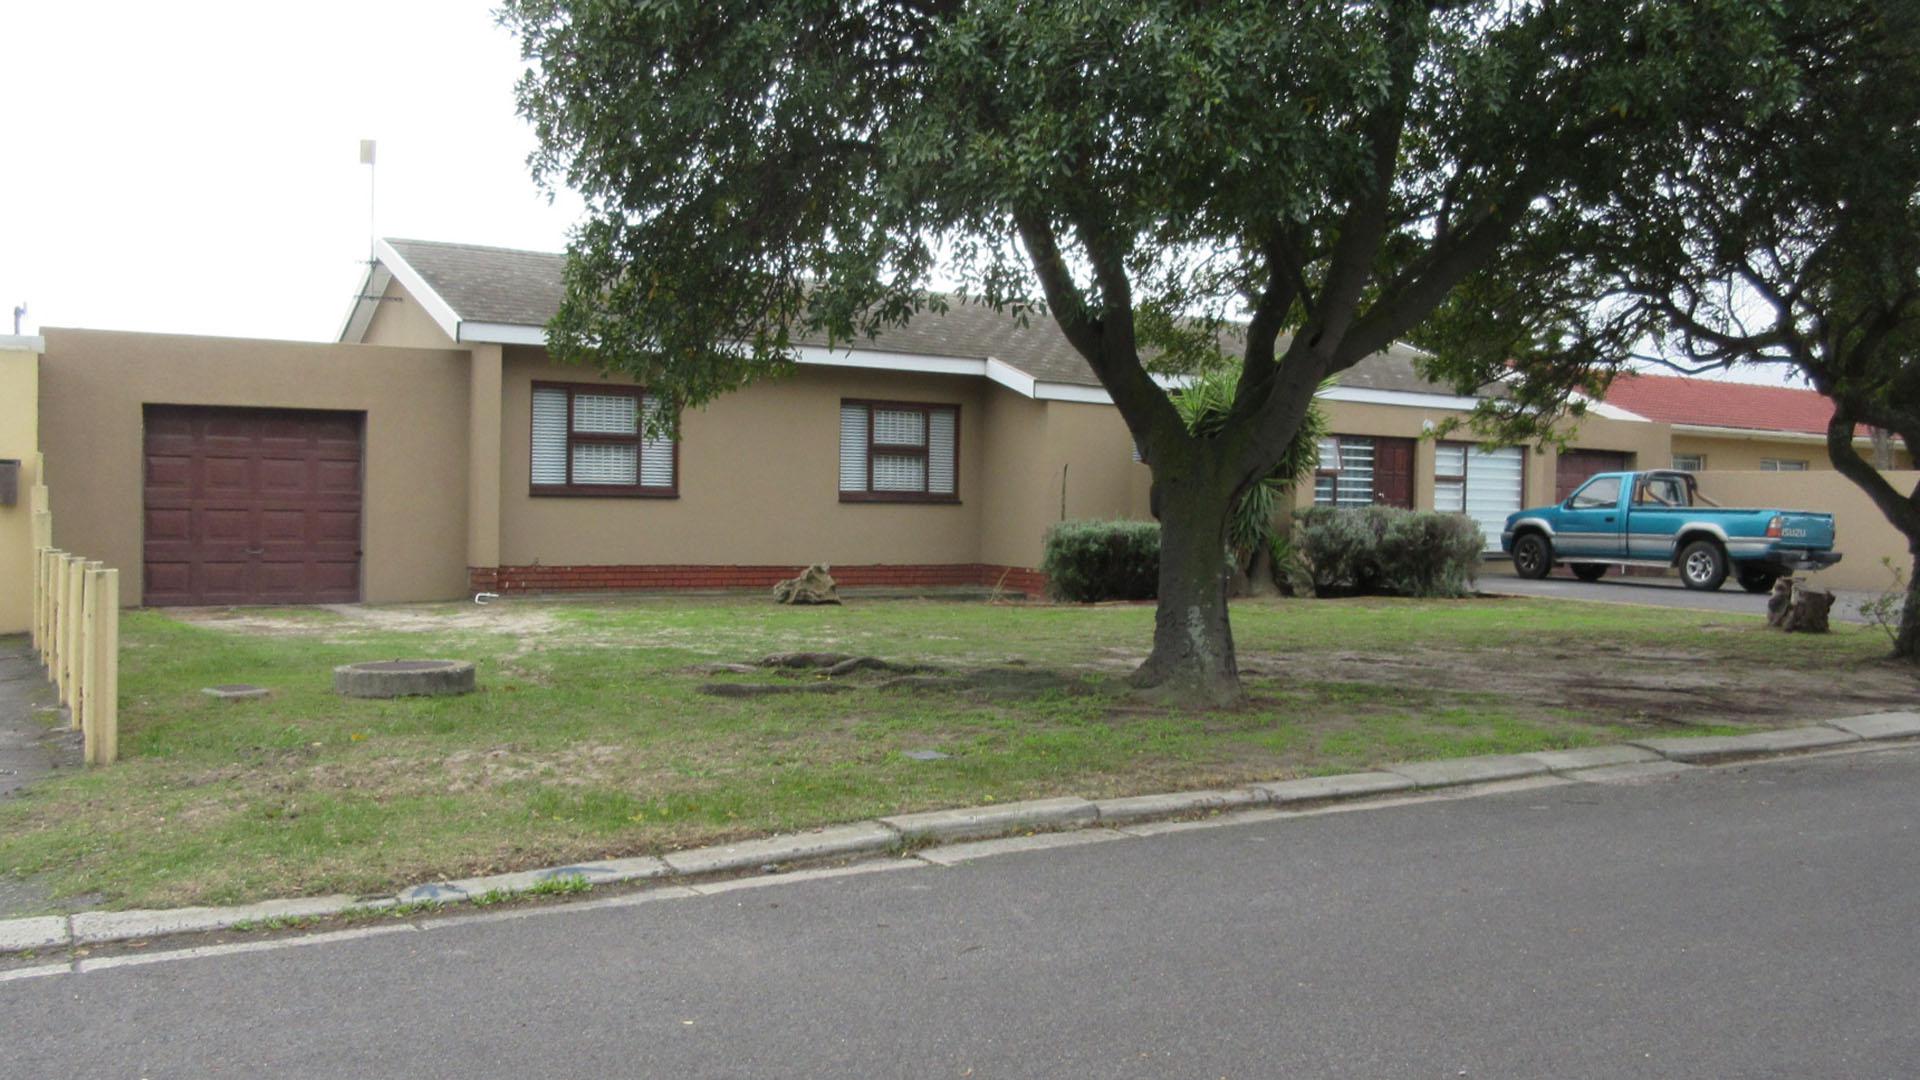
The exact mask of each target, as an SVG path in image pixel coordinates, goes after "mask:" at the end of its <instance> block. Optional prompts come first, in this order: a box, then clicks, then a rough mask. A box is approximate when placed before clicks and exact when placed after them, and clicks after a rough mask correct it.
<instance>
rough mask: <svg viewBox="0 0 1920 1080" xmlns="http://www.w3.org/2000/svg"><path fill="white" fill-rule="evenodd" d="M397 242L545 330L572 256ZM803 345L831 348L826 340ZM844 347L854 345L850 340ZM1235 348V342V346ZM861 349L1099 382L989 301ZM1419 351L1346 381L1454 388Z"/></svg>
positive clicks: (1054, 342) (432, 273) (932, 317)
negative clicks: (1418, 367)
mask: <svg viewBox="0 0 1920 1080" xmlns="http://www.w3.org/2000/svg"><path fill="white" fill-rule="evenodd" d="M387 243H388V245H389V246H391V247H392V248H393V250H394V251H395V252H396V253H397V254H399V256H400V257H401V258H403V259H405V260H406V261H407V263H408V265H410V266H412V267H413V269H414V270H415V271H416V272H418V273H419V275H420V276H421V277H422V278H424V279H425V280H426V282H427V284H428V285H429V286H431V287H432V288H433V291H434V292H436V293H439V294H440V297H441V299H443V300H445V301H446V302H447V303H448V305H450V306H451V307H452V308H453V310H454V311H455V313H457V314H458V315H459V317H460V319H461V320H462V321H465V322H480V323H501V324H505V325H509V326H545V325H546V323H547V320H548V319H551V318H552V317H553V314H554V312H555V311H558V310H559V308H560V300H561V295H562V292H563V286H562V280H561V273H562V270H563V269H564V268H565V266H566V261H567V260H566V256H565V255H556V254H552V253H549V252H541V251H516V250H513V249H510V248H497V247H481V246H478V245H474V244H448V243H441V242H438V241H431V240H388V241H387ZM799 344H802V345H825V344H826V340H825V339H824V338H819V339H803V340H801V341H799ZM841 344H842V345H845V344H846V343H844V342H843V343H841ZM1226 344H1227V345H1228V347H1229V348H1230V349H1231V348H1232V343H1231V342H1226ZM856 347H858V348H861V349H866V350H871V351H875V352H895V353H900V354H903V355H912V356H947V357H961V358H966V359H974V360H984V359H989V358H991V359H995V360H999V361H1001V362H1003V363H1006V364H1008V365H1011V366H1012V367H1015V368H1018V369H1019V370H1021V371H1023V372H1025V373H1026V374H1028V375H1030V376H1032V377H1033V378H1034V379H1036V380H1038V381H1040V382H1054V383H1068V384H1072V385H1078V386H1098V385H1100V380H1099V378H1098V377H1097V376H1095V375H1094V373H1093V369H1091V368H1089V367H1088V366H1087V362H1086V361H1085V360H1084V359H1082V358H1081V356H1080V354H1079V353H1078V352H1077V351H1075V350H1074V348H1073V346H1072V345H1071V344H1069V343H1068V342H1067V337H1066V335H1065V334H1063V333H1061V332H1060V327H1059V326H1058V325H1057V324H1056V323H1054V321H1053V320H1052V319H1051V318H1048V317H1046V316H1044V315H1035V316H1032V317H1030V318H1028V319H1027V320H1026V321H1025V324H1024V325H1023V324H1022V322H1021V320H1020V319H1017V318H1015V317H1013V316H1011V315H1007V314H1004V313H1002V312H998V311H995V310H994V309H993V308H991V307H988V306H987V305H985V304H980V303H973V302H968V301H963V300H960V299H958V298H955V299H954V300H952V301H951V302H950V305H949V307H948V309H947V310H946V311H945V312H944V313H935V312H931V311H927V312H922V313H920V314H918V315H915V316H914V317H913V319H912V321H910V322H908V323H907V325H905V326H899V327H891V328H889V329H887V330H885V331H883V332H882V333H881V334H880V336H879V337H878V338H875V339H874V340H872V341H864V342H858V343H856ZM1416 355H1417V353H1415V351H1414V350H1412V349H1411V348H1408V347H1407V346H1404V345H1395V346H1393V347H1392V348H1390V349H1388V350H1387V351H1385V352H1383V353H1378V354H1376V355H1374V356H1370V357H1368V358H1366V359H1365V360H1363V361H1361V362H1360V363H1358V364H1356V365H1354V367H1352V368H1351V369H1349V370H1348V371H1346V372H1343V373H1342V374H1341V376H1340V378H1339V382H1340V385H1341V386H1345V387H1351V388H1355V389H1364V390H1397V391H1402V392H1407V393H1416V394H1452V393H1453V390H1452V388H1451V387H1448V386H1445V385H1442V384H1439V383H1435V382H1432V381H1430V380H1428V379H1425V378H1422V377H1421V376H1420V374H1419V373H1418V372H1417V371H1415V370H1414V365H1413V358H1414V357H1415V356H1416Z"/></svg>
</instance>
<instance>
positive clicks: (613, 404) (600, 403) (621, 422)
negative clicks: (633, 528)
mask: <svg viewBox="0 0 1920 1080" xmlns="http://www.w3.org/2000/svg"><path fill="white" fill-rule="evenodd" d="M663 407H664V406H663V404H662V402H661V400H660V398H659V397H657V396H656V395H654V394H650V393H648V392H647V391H646V390H645V389H643V388H641V387H638V386H607V385H605V384H599V383H539V382H537V383H534V384H533V410H532V411H533V439H532V442H533V452H532V459H533V460H532V483H531V491H532V494H535V495H610V496H628V497H638V498H671V497H674V496H676V495H678V494H679V493H680V447H679V444H678V443H676V442H675V441H674V440H672V439H666V438H654V437H650V436H648V435H647V433H646V428H647V424H648V423H649V422H650V421H652V420H653V419H654V418H655V417H657V416H658V414H659V410H660V409H661V408H663Z"/></svg>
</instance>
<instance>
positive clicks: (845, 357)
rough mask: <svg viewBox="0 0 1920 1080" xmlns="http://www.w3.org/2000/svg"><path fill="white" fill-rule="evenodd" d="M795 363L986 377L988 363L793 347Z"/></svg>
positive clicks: (854, 350)
mask: <svg viewBox="0 0 1920 1080" xmlns="http://www.w3.org/2000/svg"><path fill="white" fill-rule="evenodd" d="M793 353H794V359H795V360H796V361H798V362H799V363H802V364H814V365H819V366H821V367H854V368H870V369H874V370H879V371H910V372H915V373H917V374H921V375H974V376H978V377H981V378H985V377H987V376H988V364H989V361H987V360H983V359H982V360H976V359H973V358H970V357H964V356H915V355H909V354H906V353H891V352H881V351H880V350H878V349H839V348H835V349H827V348H822V347H821V346H819V345H799V346H795V347H794V350H793Z"/></svg>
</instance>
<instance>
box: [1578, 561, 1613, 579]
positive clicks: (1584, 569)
mask: <svg viewBox="0 0 1920 1080" xmlns="http://www.w3.org/2000/svg"><path fill="white" fill-rule="evenodd" d="M1573 576H1574V577H1577V578H1579V579H1580V580H1581V581H1599V580H1600V579H1601V578H1603V577H1606V576H1607V564H1606V563H1597V562H1577V563H1574V564H1573Z"/></svg>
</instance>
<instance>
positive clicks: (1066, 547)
mask: <svg viewBox="0 0 1920 1080" xmlns="http://www.w3.org/2000/svg"><path fill="white" fill-rule="evenodd" d="M1045 546H1046V551H1045V554H1044V555H1043V556H1042V557H1041V561H1040V569H1041V570H1042V571H1044V572H1045V573H1046V575H1047V591H1048V592H1050V593H1052V594H1053V597H1054V599H1056V600H1066V601H1070V602H1074V603H1092V602H1093V601H1096V600H1151V599H1153V598H1154V595H1155V594H1156V593H1158V592H1159V588H1160V526H1159V524H1158V523H1156V522H1152V521H1063V522H1061V523H1060V524H1058V525H1055V526H1054V527H1053V528H1051V529H1048V530H1047V538H1046V545H1045Z"/></svg>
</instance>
